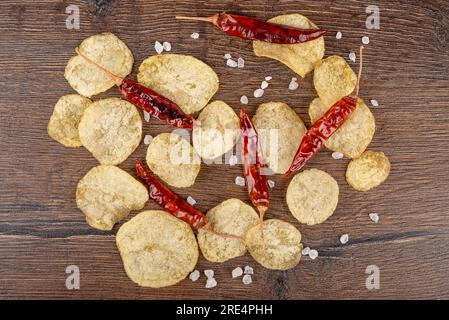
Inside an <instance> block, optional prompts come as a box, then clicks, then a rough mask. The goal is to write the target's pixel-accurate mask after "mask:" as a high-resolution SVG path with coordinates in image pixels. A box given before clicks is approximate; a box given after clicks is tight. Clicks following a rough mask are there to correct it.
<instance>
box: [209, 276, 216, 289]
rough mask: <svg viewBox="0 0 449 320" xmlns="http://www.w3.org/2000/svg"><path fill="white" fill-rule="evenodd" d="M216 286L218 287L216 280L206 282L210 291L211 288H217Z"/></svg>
mask: <svg viewBox="0 0 449 320" xmlns="http://www.w3.org/2000/svg"><path fill="white" fill-rule="evenodd" d="M216 286H217V280H215V278H210V279H207V281H206V288H207V289H210V288H213V287H216Z"/></svg>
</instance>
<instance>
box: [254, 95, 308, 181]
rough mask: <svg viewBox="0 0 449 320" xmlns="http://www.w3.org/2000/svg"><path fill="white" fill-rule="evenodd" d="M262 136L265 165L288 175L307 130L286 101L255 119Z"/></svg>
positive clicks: (262, 108) (265, 109) (263, 108)
mask: <svg viewBox="0 0 449 320" xmlns="http://www.w3.org/2000/svg"><path fill="white" fill-rule="evenodd" d="M253 123H254V126H255V127H256V129H257V133H258V134H259V137H260V143H261V146H262V151H263V155H264V159H263V160H264V162H266V163H268V165H269V167H270V169H271V170H273V171H274V172H275V173H282V174H283V173H285V172H287V170H288V168H289V167H290V164H291V163H292V160H293V158H294V156H295V154H296V151H297V150H298V147H299V144H300V143H301V140H302V137H303V136H304V134H305V133H306V132H307V128H306V126H305V125H304V123H303V122H302V120H301V118H300V117H299V116H298V115H297V114H296V112H295V111H294V110H293V109H292V108H290V107H289V106H288V105H286V104H285V103H282V102H268V103H264V104H261V105H260V106H259V108H257V111H256V115H255V116H254V117H253Z"/></svg>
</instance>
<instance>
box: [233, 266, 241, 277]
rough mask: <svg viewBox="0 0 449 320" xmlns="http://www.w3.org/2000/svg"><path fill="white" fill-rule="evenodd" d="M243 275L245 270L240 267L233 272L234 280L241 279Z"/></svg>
mask: <svg viewBox="0 0 449 320" xmlns="http://www.w3.org/2000/svg"><path fill="white" fill-rule="evenodd" d="M242 274H243V270H242V268H240V267H237V268H235V269H234V270H232V278H237V277H240V276H241V275H242Z"/></svg>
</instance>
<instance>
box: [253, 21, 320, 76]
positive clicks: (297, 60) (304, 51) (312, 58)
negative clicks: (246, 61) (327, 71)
mask: <svg viewBox="0 0 449 320" xmlns="http://www.w3.org/2000/svg"><path fill="white" fill-rule="evenodd" d="M268 22H272V23H277V24H282V25H286V26H290V27H296V28H301V29H318V27H317V26H316V25H315V24H314V23H313V22H312V21H310V20H309V19H307V18H306V17H304V16H302V15H300V14H287V15H282V16H277V17H274V18H272V19H270V20H268ZM253 50H254V54H255V55H256V56H258V57H268V58H272V59H275V60H278V61H280V62H282V63H283V64H285V65H286V66H287V67H289V68H290V69H292V70H293V71H294V72H296V73H297V74H298V75H300V76H301V77H303V78H304V77H305V76H306V75H307V74H308V73H309V72H310V71H312V70H313V68H314V66H315V64H316V63H317V62H318V61H320V60H321V59H322V58H323V56H324V37H320V38H318V39H315V40H312V41H309V42H305V43H299V44H275V43H268V42H262V41H253Z"/></svg>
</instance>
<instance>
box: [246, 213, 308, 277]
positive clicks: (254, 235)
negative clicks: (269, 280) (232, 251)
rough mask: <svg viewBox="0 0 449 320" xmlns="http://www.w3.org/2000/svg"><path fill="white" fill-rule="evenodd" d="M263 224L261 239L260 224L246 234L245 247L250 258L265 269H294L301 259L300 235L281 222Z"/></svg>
mask: <svg viewBox="0 0 449 320" xmlns="http://www.w3.org/2000/svg"><path fill="white" fill-rule="evenodd" d="M263 224H264V225H263V239H262V232H261V229H260V228H261V225H260V224H258V225H256V226H254V227H252V228H251V229H250V230H249V231H248V232H247V233H246V239H245V242H246V247H247V248H248V251H249V253H250V254H251V256H252V257H253V258H254V260H256V261H257V262H258V263H260V264H261V265H262V266H263V267H265V268H267V269H274V270H287V269H291V268H294V267H295V266H296V265H297V264H298V263H299V260H300V259H301V251H302V244H301V233H300V232H299V231H298V229H296V228H295V227H294V226H293V225H292V224H290V223H288V222H285V221H282V220H277V219H271V220H265V221H264V222H263Z"/></svg>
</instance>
